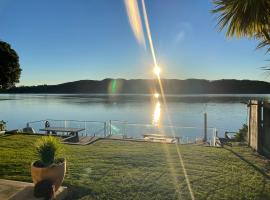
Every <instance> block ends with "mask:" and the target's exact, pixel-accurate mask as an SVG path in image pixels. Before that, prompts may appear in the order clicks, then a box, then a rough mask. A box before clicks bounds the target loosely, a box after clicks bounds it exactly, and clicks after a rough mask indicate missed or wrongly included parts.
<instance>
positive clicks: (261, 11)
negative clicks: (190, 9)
mask: <svg viewBox="0 0 270 200" xmlns="http://www.w3.org/2000/svg"><path fill="white" fill-rule="evenodd" d="M213 2H214V4H215V5H216V7H215V9H214V10H212V12H213V13H218V14H219V16H218V17H217V18H218V26H219V27H220V30H222V29H224V28H227V33H226V35H227V36H229V37H233V36H236V37H249V38H254V37H255V38H257V39H259V41H260V44H259V45H258V48H262V47H265V46H268V51H269V50H270V49H269V48H270V36H269V33H270V27H269V25H270V1H269V0H213Z"/></svg>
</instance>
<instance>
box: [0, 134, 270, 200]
mask: <svg viewBox="0 0 270 200" xmlns="http://www.w3.org/2000/svg"><path fill="white" fill-rule="evenodd" d="M38 137H39V136H31V135H27V136H26V135H10V136H1V137H0V178H4V179H13V180H21V181H29V182H30V181H31V175H30V164H31V162H32V161H34V160H35V157H34V153H33V150H34V146H33V143H34V142H35V140H36V139H37V138H38ZM64 147H65V157H66V159H67V174H66V177H65V182H64V185H67V186H68V187H69V189H70V195H69V198H68V199H84V200H85V199H147V200H148V199H190V194H189V190H188V187H187V184H186V179H185V177H184V173H183V168H182V166H181V163H180V161H179V156H178V153H177V148H176V147H178V148H179V150H180V152H181V155H182V157H183V160H184V163H185V167H186V171H187V175H188V178H189V181H190V184H191V188H192V191H193V193H194V196H195V199H270V181H269V180H270V179H269V174H270V172H269V164H268V161H266V160H264V159H262V157H260V156H258V155H256V154H255V153H253V152H252V150H251V149H249V148H247V147H226V148H225V149H223V148H211V147H202V146H193V145H182V146H180V145H179V146H175V145H167V144H155V143H140V142H123V141H112V140H100V141H98V142H96V143H94V144H92V145H88V146H69V145H65V146H64Z"/></svg>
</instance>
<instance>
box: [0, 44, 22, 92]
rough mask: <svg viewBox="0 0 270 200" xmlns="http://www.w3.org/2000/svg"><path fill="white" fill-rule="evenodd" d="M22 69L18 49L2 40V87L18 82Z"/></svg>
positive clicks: (0, 60)
mask: <svg viewBox="0 0 270 200" xmlns="http://www.w3.org/2000/svg"><path fill="white" fill-rule="evenodd" d="M21 71H22V70H21V68H20V64H19V56H18V55H17V53H16V51H15V50H14V49H12V48H11V46H10V45H9V44H8V43H6V42H4V41H0V89H1V88H4V89H7V88H10V87H12V86H14V85H15V83H18V82H19V78H20V75H21Z"/></svg>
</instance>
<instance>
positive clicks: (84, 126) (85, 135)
mask: <svg viewBox="0 0 270 200" xmlns="http://www.w3.org/2000/svg"><path fill="white" fill-rule="evenodd" d="M84 133H85V136H86V135H87V134H86V121H84Z"/></svg>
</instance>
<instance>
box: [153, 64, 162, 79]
mask: <svg viewBox="0 0 270 200" xmlns="http://www.w3.org/2000/svg"><path fill="white" fill-rule="evenodd" d="M160 72H161V69H160V67H158V66H155V67H154V73H155V75H157V77H159V75H160Z"/></svg>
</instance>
